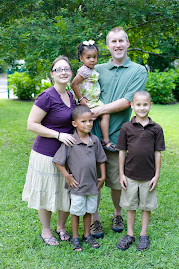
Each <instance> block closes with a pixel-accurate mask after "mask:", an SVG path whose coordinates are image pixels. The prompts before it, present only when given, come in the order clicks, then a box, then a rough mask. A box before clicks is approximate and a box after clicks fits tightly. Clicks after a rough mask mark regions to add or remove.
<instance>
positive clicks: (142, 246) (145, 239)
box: [137, 235, 150, 251]
mask: <svg viewBox="0 0 179 269" xmlns="http://www.w3.org/2000/svg"><path fill="white" fill-rule="evenodd" d="M149 247H150V239H149V236H148V235H146V236H144V235H141V236H140V237H139V243H138V246H137V250H139V251H141V250H147V249H149Z"/></svg>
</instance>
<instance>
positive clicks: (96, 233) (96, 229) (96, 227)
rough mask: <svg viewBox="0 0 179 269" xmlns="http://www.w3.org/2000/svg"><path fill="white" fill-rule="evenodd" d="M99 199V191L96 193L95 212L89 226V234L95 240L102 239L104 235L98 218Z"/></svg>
mask: <svg viewBox="0 0 179 269" xmlns="http://www.w3.org/2000/svg"><path fill="white" fill-rule="evenodd" d="M100 199H101V191H99V193H98V205H97V210H96V212H95V213H94V214H92V215H91V226H90V234H92V235H93V237H95V238H103V237H104V233H103V231H102V225H101V222H100V217H99V212H98V209H99V203H100Z"/></svg>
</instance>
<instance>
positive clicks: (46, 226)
mask: <svg viewBox="0 0 179 269" xmlns="http://www.w3.org/2000/svg"><path fill="white" fill-rule="evenodd" d="M38 214H39V218H40V222H41V223H42V234H41V236H42V237H43V238H50V237H52V232H51V229H50V220H51V215H52V212H51V211H47V210H46V209H40V210H39V211H38Z"/></svg>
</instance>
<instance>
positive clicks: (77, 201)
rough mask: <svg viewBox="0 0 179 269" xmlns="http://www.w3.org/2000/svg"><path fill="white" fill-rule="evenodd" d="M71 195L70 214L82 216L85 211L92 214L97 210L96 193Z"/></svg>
mask: <svg viewBox="0 0 179 269" xmlns="http://www.w3.org/2000/svg"><path fill="white" fill-rule="evenodd" d="M70 196H71V206H70V214H72V215H76V216H84V215H85V214H86V213H89V214H93V213H95V212H96V210H97V204H98V194H90V195H75V194H70Z"/></svg>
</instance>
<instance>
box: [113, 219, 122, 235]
mask: <svg viewBox="0 0 179 269" xmlns="http://www.w3.org/2000/svg"><path fill="white" fill-rule="evenodd" d="M112 222H113V224H112V227H111V229H112V230H113V231H114V232H115V233H121V232H122V231H123V230H124V224H123V218H122V217H121V216H120V215H118V216H115V217H114V218H113V219H112Z"/></svg>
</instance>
